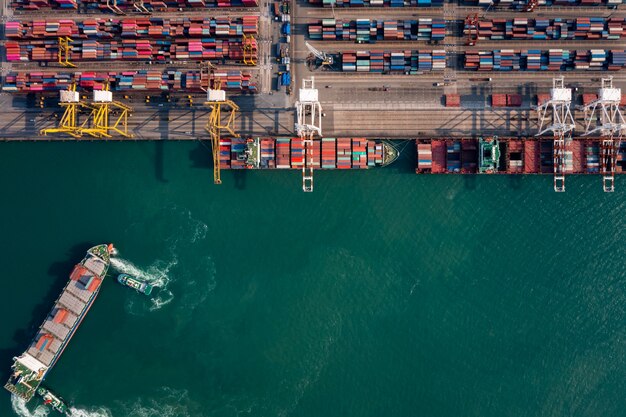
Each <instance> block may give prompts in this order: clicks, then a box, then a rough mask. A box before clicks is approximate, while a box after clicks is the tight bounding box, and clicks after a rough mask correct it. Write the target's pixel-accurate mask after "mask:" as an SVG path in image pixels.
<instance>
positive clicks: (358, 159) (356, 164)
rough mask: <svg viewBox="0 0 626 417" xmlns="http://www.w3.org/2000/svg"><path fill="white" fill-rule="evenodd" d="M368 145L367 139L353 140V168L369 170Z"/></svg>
mask: <svg viewBox="0 0 626 417" xmlns="http://www.w3.org/2000/svg"><path fill="white" fill-rule="evenodd" d="M367 143H368V141H367V139H365V138H354V139H352V168H355V169H365V168H367Z"/></svg>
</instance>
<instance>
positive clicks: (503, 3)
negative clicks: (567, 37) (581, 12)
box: [468, 0, 621, 10]
mask: <svg viewBox="0 0 626 417" xmlns="http://www.w3.org/2000/svg"><path fill="white" fill-rule="evenodd" d="M468 3H471V4H478V5H479V6H485V7H487V6H489V5H490V4H493V5H496V6H500V7H510V8H515V9H518V10H522V9H524V8H525V7H526V6H527V5H528V3H529V0H493V1H492V0H468ZM602 4H605V5H617V4H621V2H620V1H617V0H539V2H538V5H539V6H599V5H602Z"/></svg>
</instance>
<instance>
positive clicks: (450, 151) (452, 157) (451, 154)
mask: <svg viewBox="0 0 626 417" xmlns="http://www.w3.org/2000/svg"><path fill="white" fill-rule="evenodd" d="M446 170H447V171H448V172H461V142H460V141H457V140H452V141H448V143H447V144H446Z"/></svg>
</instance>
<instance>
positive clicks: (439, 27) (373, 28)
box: [309, 18, 446, 42]
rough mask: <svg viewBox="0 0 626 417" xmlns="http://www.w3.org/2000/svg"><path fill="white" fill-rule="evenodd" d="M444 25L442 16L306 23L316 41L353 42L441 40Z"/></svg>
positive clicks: (330, 20)
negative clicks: (440, 17) (439, 17)
mask: <svg viewBox="0 0 626 417" xmlns="http://www.w3.org/2000/svg"><path fill="white" fill-rule="evenodd" d="M445 34H446V28H445V20H443V19H432V18H428V19H418V20H370V19H357V20H345V21H342V20H341V19H324V20H321V21H320V22H319V23H314V24H310V25H309V37H310V38H311V39H319V40H337V41H353V42H375V41H441V40H443V39H444V38H445Z"/></svg>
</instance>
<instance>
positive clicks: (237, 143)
mask: <svg viewBox="0 0 626 417" xmlns="http://www.w3.org/2000/svg"><path fill="white" fill-rule="evenodd" d="M245 151H246V140H245V139H242V138H232V139H231V145H230V168H231V169H244V168H245V167H246V165H245V159H242V158H238V155H243V154H245Z"/></svg>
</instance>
